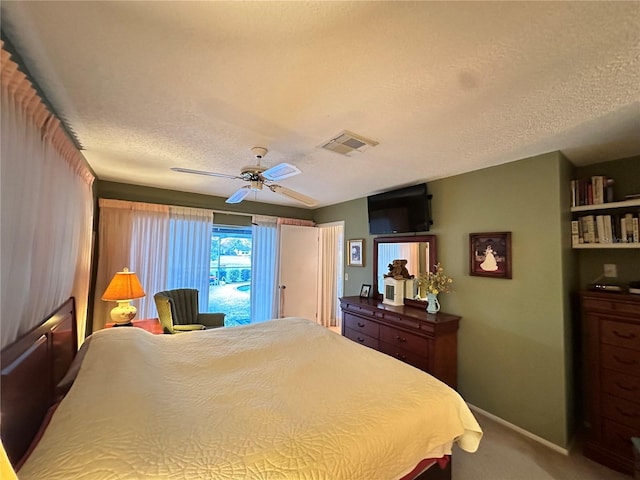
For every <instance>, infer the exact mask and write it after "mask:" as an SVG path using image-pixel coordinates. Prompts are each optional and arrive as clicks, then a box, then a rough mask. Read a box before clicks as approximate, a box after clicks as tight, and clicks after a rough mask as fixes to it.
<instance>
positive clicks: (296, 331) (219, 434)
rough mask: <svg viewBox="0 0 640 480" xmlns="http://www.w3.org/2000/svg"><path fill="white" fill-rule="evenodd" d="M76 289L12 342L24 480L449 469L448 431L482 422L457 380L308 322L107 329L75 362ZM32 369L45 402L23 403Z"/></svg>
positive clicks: (468, 444)
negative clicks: (452, 382) (158, 331)
mask: <svg viewBox="0 0 640 480" xmlns="http://www.w3.org/2000/svg"><path fill="white" fill-rule="evenodd" d="M70 302H71V303H70V305H65V306H63V307H62V308H61V311H60V312H56V313H54V315H52V317H51V318H50V319H47V321H45V322H44V323H43V326H42V329H41V331H39V332H36V333H35V334H32V335H28V336H27V338H28V339H27V340H24V339H23V340H21V341H19V342H17V343H16V345H20V348H17V347H16V346H15V345H14V346H11V347H8V348H7V349H5V350H3V352H2V389H3V392H2V393H3V395H2V423H1V424H0V427H1V431H2V440H3V443H4V445H5V447H6V450H7V453H8V455H9V458H10V459H11V461H12V463H14V465H16V466H17V468H18V477H19V478H20V480H29V479H40V478H47V479H49V480H56V479H65V480H69V479H92V480H93V479H118V480H119V479H125V478H126V479H131V478H134V479H142V478H171V479H174V478H175V479H205V478H207V479H220V480H238V479H314V480H315V479H318V480H319V479H327V480H329V479H330V480H341V479H343V480H357V479H380V480H383V479H389V480H391V479H402V480H408V479H413V478H420V479H423V478H426V479H431V478H434V479H436V478H437V479H440V478H449V477H450V471H451V470H450V466H451V463H450V462H448V459H449V455H450V454H451V448H452V445H453V444H454V443H457V444H458V445H459V446H460V447H461V448H462V449H463V450H466V451H468V452H473V451H475V450H476V449H477V447H478V444H479V441H480V438H481V436H482V431H481V429H480V427H479V426H478V424H477V422H476V420H475V418H474V417H473V415H472V414H471V412H470V411H469V409H468V407H467V406H466V404H465V403H464V401H463V400H462V398H461V397H460V396H459V395H458V393H457V392H455V391H454V390H453V389H451V388H449V387H448V386H446V385H445V384H444V383H442V382H440V381H438V380H436V379H435V378H433V377H431V376H430V375H427V374H425V373H424V372H422V371H420V370H417V369H415V368H413V367H410V366H408V365H406V364H404V363H401V362H399V361H398V360H396V359H394V358H392V357H389V356H386V355H384V354H381V353H379V352H376V351H374V350H371V349H368V348H366V347H363V346H361V345H358V344H356V343H354V342H351V341H349V340H347V339H345V338H343V337H341V336H340V335H338V334H336V333H333V332H331V331H329V330H327V329H326V328H324V327H321V326H319V325H316V324H314V323H312V322H310V321H308V320H304V319H300V318H284V319H276V320H271V321H268V322H264V323H260V324H253V325H247V326H240V327H232V328H224V329H217V330H205V331H200V332H189V333H187V334H181V335H152V334H150V333H148V332H146V331H144V330H142V329H136V328H112V329H106V330H101V331H98V332H96V333H94V334H93V335H92V336H90V337H89V339H88V340H89V341H87V342H85V344H84V345H83V347H82V349H81V350H80V354H79V355H78V356H77V358H76V359H75V360H73V354H71V355H69V352H70V351H72V352H73V351H75V350H71V349H72V348H75V344H74V341H73V339H75V335H74V334H75V329H74V328H72V326H71V325H70V324H73V321H72V320H71V317H70V316H69V315H71V316H73V312H72V311H71V312H70V313H69V312H68V311H69V307H71V308H72V306H73V302H72V301H70ZM61 312H62V313H61ZM65 312H66V313H65ZM52 318H55V319H58V320H61V323H60V324H58V323H56V322H53V321H52ZM54 324H55V325H54ZM44 325H46V327H45V326H44ZM60 325H67V326H64V327H61V326H60ZM63 331H64V332H67V333H66V336H65V335H64V334H62V332H63ZM43 332H45V333H43ZM46 332H49V333H46ZM43 339H44V341H43ZM62 340H65V342H62ZM62 344H64V348H63V347H62V346H61V345H62ZM27 345H31V346H30V347H27ZM34 345H35V349H34V347H33V346H34ZM25 347H27V348H26V349H25ZM16 349H17V350H23V353H22V354H21V355H17V356H16V353H15V351H17V350H16ZM7 351H8V352H10V353H11V352H13V353H11V355H7ZM35 352H37V353H36V354H35V355H34V353H35ZM61 352H63V353H62V354H61V359H58V358H57V357H58V354H59V353H61ZM54 358H55V359H54ZM18 371H20V372H21V373H20V375H16V372H18ZM41 371H44V372H45V373H41ZM67 371H68V372H69V373H68V374H67ZM36 372H39V374H40V375H41V377H40V380H39V381H33V382H31V381H28V379H33V378H35V374H36ZM43 375H44V376H43ZM18 378H22V379H23V381H22V384H21V383H20V382H19V381H17V379H18ZM25 379H27V380H26V383H28V384H31V383H35V384H41V383H43V380H46V381H44V384H45V385H46V388H44V389H43V391H42V392H41V395H39V396H38V398H40V400H39V401H38V402H36V403H38V405H37V406H36V407H35V408H34V406H33V405H31V406H29V408H18V405H19V403H18V404H17V403H16V401H18V399H19V398H27V397H29V398H31V397H33V395H32V392H33V388H34V386H33V385H30V386H26V385H24V383H25ZM47 379H48V380H47ZM47 389H49V390H50V391H49V392H45V391H44V390H47ZM5 390H6V391H8V392H9V395H10V400H7V401H5V400H6V399H5ZM67 390H68V392H67ZM22 391H27V392H31V393H27V394H26V396H24V395H23V397H20V393H19V392H22ZM45 397H46V398H45ZM33 412H35V413H33ZM9 417H11V418H12V422H10V423H11V425H7V422H5V420H6V419H7V418H9ZM19 424H23V425H26V424H29V425H30V427H29V429H28V432H27V433H21V432H23V430H24V429H22V428H18V427H17V425H19ZM34 425H35V430H36V431H35V432H34V431H33V430H34ZM41 425H46V428H38V427H40V426H41ZM17 432H18V433H20V434H19V435H18V434H17ZM17 437H19V438H17ZM23 437H30V438H23ZM34 438H35V442H32V440H33V439H34ZM443 466H444V467H445V468H444V469H443V468H442V467H443Z"/></svg>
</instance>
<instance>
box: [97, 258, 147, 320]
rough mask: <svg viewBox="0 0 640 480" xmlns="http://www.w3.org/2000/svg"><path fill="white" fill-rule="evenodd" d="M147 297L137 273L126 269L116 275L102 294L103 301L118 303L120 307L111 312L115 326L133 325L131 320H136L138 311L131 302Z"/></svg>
mask: <svg viewBox="0 0 640 480" xmlns="http://www.w3.org/2000/svg"><path fill="white" fill-rule="evenodd" d="M145 295H146V293H144V290H143V289H142V285H140V280H138V277H137V276H136V274H135V272H130V271H129V269H128V268H126V267H125V268H123V269H122V271H121V272H118V273H116V274H115V275H114V277H113V279H112V280H111V283H110V284H109V286H108V287H107V289H106V290H105V292H104V293H103V294H102V300H105V301H108V302H118V306H117V307H115V308H114V309H113V310H111V320H112V321H113V322H114V323H115V325H114V326H116V327H118V326H128V325H132V323H131V320H133V319H134V318H135V316H136V313H137V310H136V307H134V306H133V305H131V300H132V299H134V298H140V297H144V296H145Z"/></svg>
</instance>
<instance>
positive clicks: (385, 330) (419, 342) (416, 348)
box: [380, 325, 429, 356]
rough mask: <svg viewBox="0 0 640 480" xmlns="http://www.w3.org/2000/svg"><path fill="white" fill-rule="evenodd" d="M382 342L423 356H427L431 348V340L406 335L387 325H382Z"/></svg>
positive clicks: (409, 334)
mask: <svg viewBox="0 0 640 480" xmlns="http://www.w3.org/2000/svg"><path fill="white" fill-rule="evenodd" d="M380 341H382V342H386V343H388V344H389V345H395V346H396V347H401V348H403V349H404V350H408V351H411V352H414V353H416V354H418V355H423V356H424V355H426V354H427V349H428V348H429V340H428V339H426V338H425V337H421V336H419V335H414V334H411V333H406V332H404V331H402V330H397V329H395V328H392V327H388V326H386V325H380Z"/></svg>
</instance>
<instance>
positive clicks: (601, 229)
mask: <svg viewBox="0 0 640 480" xmlns="http://www.w3.org/2000/svg"><path fill="white" fill-rule="evenodd" d="M639 225H640V219H639V216H638V215H634V214H632V213H621V214H614V215H584V216H582V217H579V218H577V219H575V220H572V221H571V243H572V245H579V244H581V243H640V226H639Z"/></svg>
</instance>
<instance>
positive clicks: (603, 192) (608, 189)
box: [570, 175, 640, 207]
mask: <svg viewBox="0 0 640 480" xmlns="http://www.w3.org/2000/svg"><path fill="white" fill-rule="evenodd" d="M614 184H615V180H614V179H613V178H608V177H607V176H606V175H593V176H591V177H589V178H578V179H574V180H571V185H570V186H571V206H572V207H579V206H582V205H601V204H603V203H610V202H613V201H614V197H613V187H614ZM639 195H640V194H639ZM638 198H640V196H639V197H638Z"/></svg>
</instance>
